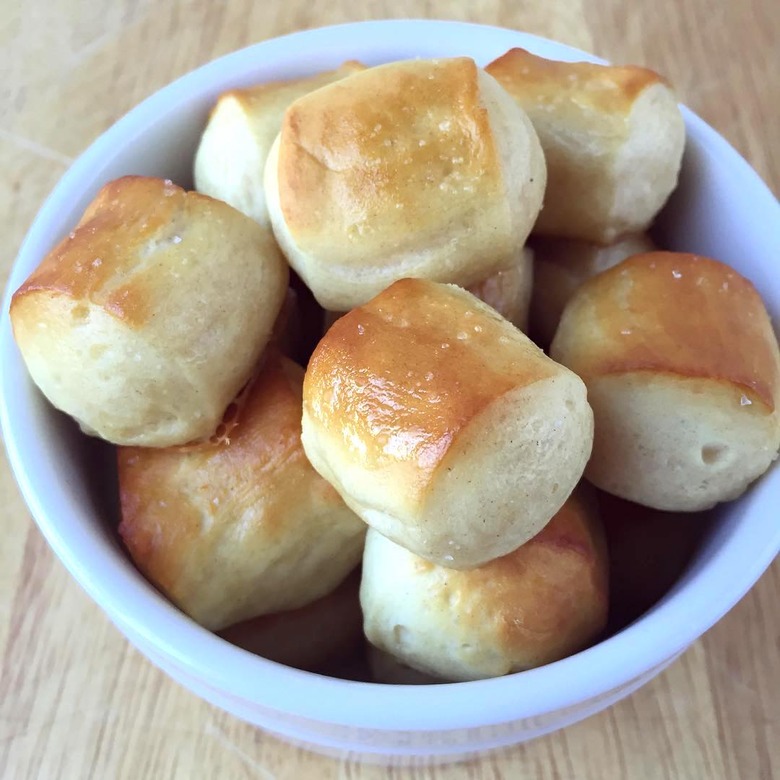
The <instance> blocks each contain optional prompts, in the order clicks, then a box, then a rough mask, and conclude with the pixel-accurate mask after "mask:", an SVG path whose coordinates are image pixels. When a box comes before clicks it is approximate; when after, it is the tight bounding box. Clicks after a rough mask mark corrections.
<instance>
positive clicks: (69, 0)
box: [0, 0, 780, 780]
mask: <svg viewBox="0 0 780 780" xmlns="http://www.w3.org/2000/svg"><path fill="white" fill-rule="evenodd" d="M387 17H428V18H453V19H464V20H470V21H478V22H484V23H488V24H497V25H503V26H507V27H514V28H517V29H525V30H528V31H530V32H535V33H538V34H541V35H546V36H548V37H551V38H556V39H558V40H561V41H564V42H567V43H571V44H573V45H575V46H580V47H582V48H586V49H591V50H592V51H594V52H595V53H597V54H600V55H602V56H605V57H607V58H610V59H613V60H615V61H621V62H636V63H640V64H645V65H649V66H651V67H654V68H656V69H658V70H660V71H661V72H663V73H665V74H666V75H668V76H669V77H670V79H671V80H672V81H673V82H674V83H675V84H676V86H677V87H678V89H679V91H680V93H681V95H682V99H683V100H684V102H686V103H687V104H688V105H690V106H691V107H692V108H693V109H694V110H696V111H697V112H699V113H700V114H701V115H702V116H703V117H704V118H705V119H706V120H707V121H709V122H710V123H711V124H713V125H714V126H715V127H716V128H717V129H718V130H719V131H720V132H721V133H723V134H724V135H725V136H726V137H727V138H728V139H729V140H730V141H731V142H732V143H733V144H734V145H735V146H736V147H737V148H738V149H739V150H740V151H741V152H742V154H744V155H745V156H746V157H747V159H748V160H749V161H750V162H751V163H752V164H753V165H754V166H755V167H756V169H757V170H758V171H759V173H761V175H762V176H763V177H764V178H765V179H766V181H767V182H768V183H769V185H770V187H772V188H773V189H774V191H775V192H778V191H780V147H778V145H777V138H778V137H780V116H778V110H777V100H778V97H780V54H778V52H779V51H780V50H779V49H778V47H777V45H776V42H777V41H778V40H780V14H778V11H777V3H776V0H747V1H746V2H743V3H725V2H724V3H710V2H707V1H706V0H691V2H686V3H679V2H677V0H652V1H651V0H637V1H636V2H633V3H631V4H628V3H624V2H620V1H619V0H599V1H598V2H593V3H587V4H585V3H583V2H581V0H554V1H553V2H549V3H541V2H538V3H531V2H513V0H480V1H479V2H473V3H460V2H457V0H428V1H427V2H411V0H395V2H391V0H373V1H369V2H365V3H363V4H362V5H361V4H358V3H355V2H354V1H352V2H348V1H347V0H338V1H337V2H332V3H327V4H326V3H313V2H311V0H267V2H256V1H254V0H232V2H230V3H226V4H224V5H223V4H221V3H209V2H206V1H205V0H174V1H173V2H167V3H159V2H151V0H135V1H134V0H117V1H116V2H113V3H109V4H105V5H101V6H100V9H99V10H98V6H96V4H94V3H92V2H86V1H85V0H54V1H53V2H45V0H34V1H32V2H27V3H24V4H22V3H14V2H9V0H3V2H2V13H0V66H2V72H3V74H4V78H2V79H0V166H2V170H3V171H4V174H5V175H4V176H3V177H2V180H0V206H1V208H0V235H1V236H2V242H3V245H2V246H3V253H2V259H0V274H2V276H1V277H0V279H1V280H2V282H3V283H5V280H6V278H7V274H8V271H9V269H10V266H11V263H12V259H13V257H14V255H15V253H16V251H17V249H18V246H19V244H20V242H21V239H22V237H23V235H24V232H25V231H26V229H27V227H28V226H29V223H30V221H31V219H32V217H33V216H34V213H35V211H36V209H37V208H38V206H39V205H40V204H41V202H42V200H43V199H44V197H45V196H46V194H47V193H48V191H49V190H50V189H51V187H52V186H53V185H54V184H55V182H56V181H57V179H58V178H59V176H60V175H61V174H62V172H63V171H64V170H65V168H66V167H67V165H68V164H69V163H70V161H71V160H72V159H73V158H74V157H75V156H76V155H77V154H78V153H79V152H80V151H81V150H83V149H84V148H85V147H86V146H87V145H88V144H89V142H90V141H91V140H92V139H93V138H94V137H95V136H96V135H98V134H99V133H100V132H101V131H103V130H104V129H105V128H107V127H108V126H109V125H110V124H112V123H113V122H114V121H115V120H116V119H117V118H118V117H119V116H121V115H122V114H123V113H125V112H126V111H127V110H128V109H130V108H131V107H132V106H133V105H135V104H136V103H137V102H138V101H139V100H141V99H142V98H144V97H145V96H146V95H148V94H150V93H151V92H153V91H154V90H156V89H157V88H159V87H160V86H162V85H164V84H165V83H167V82H169V81H170V80H171V79H173V78H174V77H176V76H178V75H180V74H182V73H184V72H186V71H188V70H190V69H192V68H194V67H196V66H198V65H200V64H201V63H203V62H206V61H208V60H210V59H213V58H214V57H216V56H218V55H220V54H223V53H226V52H228V51H231V50H233V49H236V48H238V47H241V46H244V45H247V44H249V43H252V42H255V41H259V40H262V39H265V38H269V37H272V36H276V35H280V34H283V33H287V32H291V31H294V30H297V29H304V28H309V27H315V26H320V25H323V24H332V23H339V22H344V21H357V20H360V19H369V18H387ZM0 501H2V506H3V508H4V511H3V540H2V545H0V776H2V777H8V778H37V777H39V778H47V779H48V778H58V777H63V778H109V777H110V778H147V777H149V778H152V777H153V778H169V777H170V778H201V777H204V778H205V777H229V778H234V777H252V778H263V779H266V780H270V779H271V778H322V779H323V780H330V779H335V778H339V779H340V780H343V779H345V778H354V779H355V780H372V779H373V778H380V777H391V778H407V777H408V778H420V779H422V780H434V779H435V778H452V779H453V780H461V779H463V780H465V779H466V778H540V779H547V778H550V780H552V779H553V778H555V779H566V778H613V777H614V778H642V779H643V780H655V779H656V778H658V780H661V779H662V778H663V779H667V778H668V779H674V780H677V779H678V778H691V779H692V780H693V779H697V780H698V779H699V778H708V779H709V778H728V779H729V780H731V779H732V778H745V779H751V778H762V779H765V780H768V779H769V778H772V777H776V776H780V747H778V739H777V737H778V734H780V705H778V697H777V696H776V695H775V692H776V690H777V689H778V685H780V612H779V611H778V609H777V603H778V596H779V595H780V562H776V563H775V564H774V565H773V566H772V567H771V569H770V570H769V571H768V572H767V573H766V574H765V575H764V577H763V578H762V579H761V581H760V582H759V583H758V585H757V586H756V587H755V588H754V589H753V590H752V592H751V593H750V594H749V595H748V596H747V597H746V598H745V599H744V600H743V601H742V603H741V604H739V605H738V606H737V607H736V608H735V609H734V610H733V611H732V612H731V613H730V614H729V615H728V616H727V617H726V618H725V619H724V620H723V621H721V623H719V624H718V626H716V627H715V628H714V629H713V630H712V631H711V632H709V633H708V634H707V635H706V636H705V637H704V638H703V639H702V640H701V641H699V642H697V643H696V644H695V645H694V646H693V647H692V648H691V649H690V650H689V651H688V652H687V653H686V654H685V655H684V656H683V658H682V659H681V660H680V661H678V662H677V663H676V664H674V665H673V666H672V667H671V668H670V669H669V670H668V671H667V672H665V673H664V674H663V675H661V676H660V677H659V678H657V679H656V680H654V681H653V682H652V683H650V684H649V685H647V686H646V687H645V688H643V689H642V690H640V691H639V692H637V693H636V694H634V695H633V696H632V697H630V698H629V699H628V700H626V701H624V702H621V703H620V704H618V705H617V706H615V707H613V708H612V709H610V710H609V711H607V712H605V713H603V714H601V715H598V716H595V717H593V718H591V719H589V720H588V721H585V722H584V723H580V724H578V725H575V726H572V727H570V728H568V729H566V730H565V731H563V732H560V733H558V734H554V735H551V736H549V737H546V738H543V739H540V740H537V741H535V742H533V743H531V744H529V745H523V746H519V747H516V748H513V749H510V750H507V751H504V752H502V753H498V754H494V755H489V756H486V757H484V758H482V759H480V760H475V761H469V762H465V763H461V764H457V765H453V766H448V767H428V768H417V769H407V770H401V769H390V770H385V769H382V768H379V767H375V766H368V765H359V764H356V763H354V762H350V761H346V760H344V761H336V760H333V759H327V758H323V757H320V756H317V755H315V754H313V753H309V752H306V751H303V750H299V749H296V748H293V747H290V746H288V745H286V744H283V743H281V742H279V741H278V740H276V739H274V738H273V737H270V736H267V735H266V734H264V733H263V732H261V731H259V730H257V729H254V728H251V727H249V726H247V725H245V724H243V723H241V722H239V721H237V720H236V719H234V718H232V717H231V716H229V715H226V714H225V713H223V712H221V711H219V710H217V709H215V708H214V707H211V706H210V705H208V704H205V703H203V702H201V701H199V700H198V699H197V698H196V697H195V696H193V695H192V694H190V693H188V692H187V691H185V690H183V689H182V688H180V687H178V686H177V685H176V684H174V683H173V682H171V681H170V680H169V679H168V678H166V677H165V676H164V675H163V674H162V673H160V672H158V671H157V670H156V669H155V668H154V667H152V666H151V664H149V663H148V662H146V661H145V660H144V659H143V658H142V657H141V656H140V655H139V654H138V653H137V652H136V651H135V650H133V649H132V648H131V647H130V646H129V645H128V643H127V642H126V641H125V640H124V639H123V638H122V637H121V635H120V634H119V633H118V632H117V631H116V630H115V629H114V628H113V626H112V625H111V624H110V623H109V622H108V621H107V620H106V618H105V617H103V615H102V613H101V612H100V611H99V610H98V609H97V608H96V607H95V606H94V605H93V604H92V603H91V602H90V601H89V600H88V599H87V597H86V596H85V595H84V594H83V593H82V592H81V590H80V589H79V588H78V586H77V585H75V584H74V583H73V581H72V580H71V579H70V577H69V575H67V573H66V572H65V570H64V569H63V568H62V566H61V565H60V564H59V563H58V562H57V561H56V560H55V559H54V558H53V556H52V554H51V553H50V552H49V549H48V547H47V546H46V543H45V542H44V541H43V539H42V537H41V536H40V534H39V533H38V531H37V530H36V529H35V527H34V525H33V523H32V521H31V519H30V517H29V514H28V512H27V510H26V509H25V507H24V505H23V502H22V500H21V498H20V497H19V494H18V492H17V490H16V487H15V485H14V483H13V480H12V477H11V476H10V472H9V469H8V465H7V463H6V461H5V460H4V459H2V460H1V461H0Z"/></svg>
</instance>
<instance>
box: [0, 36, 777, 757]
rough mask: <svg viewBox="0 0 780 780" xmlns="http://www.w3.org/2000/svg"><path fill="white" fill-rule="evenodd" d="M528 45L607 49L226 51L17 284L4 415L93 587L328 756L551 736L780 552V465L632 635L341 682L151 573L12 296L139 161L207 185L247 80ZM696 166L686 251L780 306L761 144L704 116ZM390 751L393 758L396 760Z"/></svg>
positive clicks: (28, 490) (151, 120)
mask: <svg viewBox="0 0 780 780" xmlns="http://www.w3.org/2000/svg"><path fill="white" fill-rule="evenodd" d="M512 46H523V47H526V48H528V49H530V50H532V51H534V52H536V53H538V54H541V55H543V56H546V57H550V58H556V59H563V60H572V59H594V58H593V57H590V56H589V55H586V54H583V53H582V52H579V51H576V50H574V49H571V48H568V47H566V46H562V45H559V44H556V43H552V42H550V41H547V40H543V39H540V38H536V37H533V36H530V35H526V34H523V33H519V32H513V31H509V30H501V29H496V28H491V27H481V26H475V25H466V24H457V23H445V22H422V21H401V22H371V23H364V24H354V25H346V26H341V27H332V28H326V29H320V30H312V31H309V32H303V33H298V34H295V35H291V36H287V37H285V38H279V39H276V40H272V41H268V42H266V43H261V44H258V45H256V46H252V47H250V48H248V49H244V50H242V51H239V52H236V53H234V54H230V55H228V56H226V57H223V58H221V59H219V60H216V61H214V62H212V63H210V64H208V65H206V66H204V67H202V68H199V69H198V70H196V71H194V72H193V73H190V74H189V75H187V76H184V77H183V78H181V79H179V80H178V81H176V82H174V83H173V84H171V85H170V86H168V87H166V88H165V89H163V90H161V91H160V92H158V93H157V94H155V95H153V96H152V97H150V98H149V99H148V100H146V101H144V102H143V103H142V104H141V105H139V106H138V107H137V108H135V109H134V110H133V111H131V112H130V113H129V114H128V115H127V116H126V117H124V118H123V119H122V120H120V121H119V122H117V124H116V125H114V126H113V127H112V128H111V129H110V130H108V132H106V133H105V134H104V135H102V136H101V137H100V138H98V140H97V141H95V143H94V144H92V146H90V148H89V149H88V150H87V151H86V152H85V153H84V154H83V155H82V156H81V157H80V158H79V159H78V160H77V161H76V162H75V163H74V165H73V166H72V168H71V169H70V170H69V171H68V172H67V173H66V174H65V175H64V176H63V178H62V180H61V181H60V183H59V184H58V185H57V187H56V188H55V189H54V191H53V192H52V194H51V196H50V197H49V199H48V200H47V201H46V203H45V204H44V206H43V208H42V209H41V211H40V213H39V214H38V216H37V218H36V220H35V222H34V224H33V226H32V228H31V229H30V232H29V234H28V236H27V238H26V240H25V242H24V244H23V246H22V249H21V251H20V253H19V257H18V260H17V262H16V265H15V266H14V268H13V271H12V273H11V277H10V280H9V283H8V288H7V290H6V296H5V299H4V302H3V311H2V331H1V333H0V358H1V359H2V366H3V371H2V383H1V388H2V408H1V410H2V427H3V433H4V436H5V441H6V446H7V449H8V454H9V458H10V462H11V465H12V467H13V469H14V472H15V474H16V478H17V480H18V482H19V486H20V488H21V490H22V493H23V495H24V497H25V499H26V501H27V503H28V505H29V507H30V509H31V511H32V514H33V516H34V517H35V519H36V521H37V523H38V525H39V526H40V529H41V531H42V532H43V534H44V535H45V537H46V539H47V540H48V542H49V544H50V545H51V546H52V548H53V549H54V551H55V552H56V554H57V555H58V556H59V557H60V559H61V560H62V561H63V563H64V564H65V566H66V567H67V568H68V569H69V570H70V572H71V573H72V574H73V576H74V577H75V578H76V579H77V580H78V582H79V583H81V585H82V586H83V587H84V589H85V590H86V591H87V593H89V595H90V596H91V597H92V598H93V599H94V600H95V601H96V602H97V603H98V604H99V605H100V606H101V607H102V608H103V609H104V610H105V612H106V613H107V614H108V615H109V617H110V618H111V620H112V621H113V622H114V623H115V624H116V625H117V627H118V628H119V629H120V630H121V631H122V632H123V633H124V634H125V635H126V636H127V637H128V638H129V639H130V641H131V642H132V643H133V644H134V645H135V646H136V647H138V648H139V650H141V652H143V653H144V654H145V655H146V656H147V657H148V658H149V659H151V660H152V661H153V662H154V663H155V664H157V665H158V666H159V667H160V668H162V669H163V670H165V671H166V672H167V673H168V674H169V675H170V676H171V677H173V678H174V679H176V680H178V681H179V682H180V683H182V684H183V685H185V686H186V687H188V688H190V689H191V690H193V691H194V692H195V693H197V694H198V695H200V696H202V697H203V698H205V699H207V700H209V701H211V702H213V703H215V704H217V705H218V706H220V707H223V708H224V709H226V710H228V711H230V712H232V713H234V714H235V715H237V716H238V717H239V718H243V719H244V720H247V721H249V722H251V723H254V724H256V725H258V726H261V727H263V728H265V729H268V730H269V731H271V732H274V733H276V734H278V735H282V736H284V737H286V738H288V739H290V740H293V741H297V742H303V743H306V744H308V745H310V746H312V747H315V748H316V749H319V750H322V751H324V752H333V751H351V752H352V753H353V755H354V754H360V755H361V757H366V756H374V757H375V758H378V759H379V760H384V759H385V758H387V759H388V760H389V758H388V757H402V756H429V757H440V758H443V757H451V756H454V755H458V754H461V755H462V754H464V753H469V752H473V751H481V750H486V749H489V748H494V747H499V746H504V745H507V744H511V743H514V742H520V741H523V740H527V739H531V738H533V737H535V736H538V735H541V734H545V733H547V732H550V731H553V730H555V729H558V728H561V727H563V726H565V725H567V724H570V723H573V722H575V721H577V720H580V719H581V718H584V717H586V716H587V715H590V714H592V713H595V712H597V711H599V710H601V709H603V708H605V707H607V706H608V705H610V704H612V703H613V702H615V701H617V700H618V699H620V698H622V697H623V696H626V695H627V694H629V693H630V692H631V691H633V690H635V689H636V688H638V687H639V686H640V685H642V684H643V683H644V682H646V681H647V680H649V679H650V678H651V677H653V676H654V675H655V674H657V673H658V672H659V671H660V670H661V669H663V668H664V667H665V666H666V665H667V664H669V663H670V662H671V661H672V660H673V659H674V658H675V657H676V656H677V655H679V654H680V653H681V652H682V651H683V650H684V649H685V648H686V647H687V646H688V645H689V644H690V643H691V642H692V641H694V640H695V639H696V638H697V637H698V636H700V635H701V634H702V633H703V632H704V631H706V630H707V629H708V628H709V627H710V626H712V625H713V623H715V622H716V621H717V620H718V619H719V618H720V617H721V616H722V615H723V614H724V613H725V612H726V611H727V610H729V609H730V608H731V607H732V606H733V605H734V604H735V603H736V602H737V601H738V600H739V599H740V598H741V597H742V595H743V594H744V593H745V592H746V591H747V590H748V589H749V588H750V587H751V586H752V585H753V583H754V582H755V581H756V580H757V579H758V577H759V576H760V575H761V573H762V572H763V571H764V569H765V568H766V567H767V566H768V565H769V564H770V562H771V561H772V559H773V558H774V557H775V555H776V554H777V552H778V550H780V524H778V522H777V507H778V506H780V470H779V469H774V470H773V471H772V472H771V473H770V474H768V475H767V476H766V477H765V478H764V479H762V480H761V481H760V482H759V483H758V484H757V485H755V486H754V487H753V488H752V489H751V490H750V491H749V492H748V493H747V495H745V496H744V497H743V498H742V499H741V500H739V501H737V502H735V503H733V504H732V505H730V506H727V507H723V508H722V510H720V512H719V517H718V520H717V522H716V523H715V525H714V529H713V531H712V533H711V534H710V535H709V537H708V538H707V539H706V541H705V543H704V544H703V546H702V547H701V549H700V551H699V553H698V555H697V557H696V559H695V561H694V562H693V564H692V565H691V566H690V568H689V570H688V571H687V573H686V574H685V575H684V576H683V578H682V579H681V580H680V581H679V582H678V583H677V585H676V586H675V587H674V588H673V590H672V591H671V592H670V593H669V594H668V595H667V596H666V597H665V598H664V599H663V600H662V601H661V602H660V603H659V604H657V605H656V606H655V607H654V608H653V609H652V610H651V611H650V612H648V613H647V614H646V615H645V616H643V617H642V618H641V619H640V620H638V621H637V622H636V623H634V624H633V625H631V626H630V627H628V628H626V629H624V630H623V631H621V632H620V633H619V634H617V635H615V636H613V637H612V638H610V639H608V640H606V641H604V642H602V643H601V644H599V645H597V646H595V647H592V648H590V649H589V650H586V651H584V652H581V653H578V654H577V655H575V656H572V657H570V658H567V659H565V660H563V661H559V662H558V663H554V664H550V665H549V666H546V667H543V668H540V669H536V670H533V671H529V672H523V673H521V674H515V675H511V676H509V677H504V678H500V679H494V680H485V681H480V682H470V683H458V684H452V685H436V686H422V687H407V686H384V685H374V684H368V683H357V682H347V681H343V680H336V679H330V678H326V677H321V676H318V675H314V674H308V673H306V672H301V671H297V670H294V669H289V668H286V667H284V666H280V665H278V664H275V663H272V662H270V661H265V660H264V659H261V658H257V657H255V656H253V655H250V654H249V653H247V652H244V651H242V650H240V649H237V648H235V647H233V646H232V645H230V644H228V643H227V642H224V641H223V640H221V639H219V638H218V637H216V636H213V635H212V634H210V633H209V632H207V631H205V630H204V629H202V628H200V627H199V626H198V625H196V624H195V623H193V622H192V621H191V620H189V619H188V618H187V617H185V616H184V615H183V614H182V613H180V612H179V611H178V610H177V609H175V608H174V607H173V606H171V605H170V604H169V603H168V602H167V601H166V600H165V599H163V598H162V597H161V596H160V595H159V594H158V593H157V591H156V590H155V589H154V588H152V587H151V586H150V585H148V584H147V582H146V581H145V580H144V579H143V577H141V575H140V574H139V573H138V572H137V571H136V570H135V568H134V567H133V565H132V564H131V563H130V561H129V560H128V558H127V557H126V555H125V554H124V552H123V551H122V549H121V548H120V546H119V544H118V542H117V539H116V537H115V534H114V532H113V530H112V529H111V528H110V526H109V524H108V522H107V516H108V515H109V514H110V509H109V507H110V504H111V497H110V496H106V495H101V494H100V492H99V490H98V487H97V485H98V483H99V482H100V480H98V479H96V469H99V468H100V467H101V459H103V460H104V459H105V455H106V450H105V449H104V448H102V447H101V446H99V445H96V444H95V443H93V442H90V441H89V440H87V439H86V438H85V437H82V436H80V435H79V434H78V433H77V432H76V430H75V427H74V426H73V424H72V423H71V422H70V421H68V420H66V419H65V418H64V417H63V416H61V415H60V414H58V413H56V412H54V411H53V410H52V408H51V407H50V406H49V405H48V404H47V403H46V402H45V401H44V400H43V398H42V397H41V395H40V394H39V393H38V392H37V390H36V389H35V387H34V386H33V384H32V382H31V381H30V380H29V378H28V376H27V373H26V371H25V369H24V366H23V364H22V361H21V358H20V356H19V353H18V351H17V349H16V346H15V345H14V342H13V339H12V336H11V329H10V325H9V320H8V313H7V312H8V304H9V300H10V294H11V292H12V291H13V290H15V289H16V288H17V287H18V286H19V285H20V284H21V283H22V281H23V280H24V278H25V277H26V276H27V275H28V274H29V273H30V271H31V270H32V269H33V268H34V267H35V266H36V265H37V263H38V262H39V261H40V259H41V258H42V257H43V256H44V255H45V254H46V252H47V251H48V250H49V249H50V248H51V247H52V246H53V245H54V244H55V242H56V241H58V240H59V239H60V238H62V236H63V235H65V234H66V233H67V232H68V231H69V230H70V229H71V226H72V225H73V224H74V223H75V222H76V221H77V219H78V217H79V215H80V214H81V212H82V211H83V209H84V207H85V206H86V205H87V203H88V202H89V201H90V200H91V199H92V197H93V196H94V194H95V193H96V191H97V190H98V188H99V187H100V186H101V185H102V184H103V183H104V182H106V181H108V180H110V179H113V178H115V177H117V176H121V175H124V174H130V173H136V174H147V175H156V176H161V177H168V178H171V179H173V180H175V181H177V182H179V183H181V184H184V185H187V184H188V183H189V181H190V167H191V163H192V157H193V152H194V150H195V146H196V143H197V140H198V136H199V134H200V132H201V129H202V128H203V125H204V121H205V118H206V115H207V112H208V110H209V108H210V107H211V105H212V103H213V102H214V100H215V98H216V96H217V95H218V94H219V93H220V92H222V91H223V90H225V89H227V88H229V87H236V86H242V85H250V84H253V83H257V82H262V81H265V80H268V79H278V78H288V77H294V76H298V75H302V74H306V73H310V72H313V71H317V70H321V69H326V68H331V67H334V66H336V65H337V64H339V63H340V62H342V61H343V60H345V59H351V58H356V59H359V60H362V61H363V62H366V63H369V64H376V63H380V62H384V61H389V60H393V59H402V58H410V57H417V56H421V57H436V56H452V55H469V56H471V57H473V58H474V59H475V60H476V61H477V62H478V63H481V64H484V63H486V62H488V61H489V60H491V59H493V58H494V57H496V56H498V55H499V54H502V53H503V52H504V51H505V50H506V49H508V48H510V47H512ZM685 119H686V123H687V127H688V135H689V143H688V148H687V151H686V155H685V161H684V166H683V174H682V181H681V184H680V187H679V189H678V190H677V192H676V194H675V195H674V196H673V198H672V201H671V203H670V204H669V206H668V208H667V209H666V211H665V214H664V216H663V218H662V220H661V225H662V230H663V232H664V234H665V236H666V244H667V246H668V247H669V248H672V249H678V250H689V251H695V252H699V253H701V254H705V255H710V256H713V257H716V258H719V259H721V260H724V261H725V262H728V263H730V264H731V265H733V266H734V267H735V268H736V269H737V270H738V271H740V272H742V273H743V274H745V275H746V276H748V277H749V278H750V279H752V280H753V282H754V283H755V284H756V285H757V286H758V288H759V290H760V291H761V292H762V294H763V296H764V299H765V301H766V302H767V304H768V306H769V309H770V312H771V313H772V315H774V316H777V314H778V312H780V275H779V274H778V272H777V270H776V269H777V260H778V258H780V207H778V203H777V201H776V200H775V199H774V197H773V196H772V194H771V193H770V192H769V190H768V189H767V187H766V186H765V185H764V184H763V183H762V182H761V180H760V179H759V177H758V176H757V175H756V174H755V173H754V172H753V171H752V170H751V169H750V167H749V166H748V165H747V163H745V161H744V160H742V158H741V157H739V155H738V154H737V153H736V152H735V151H734V150H733V149H732V148H731V147H730V146H729V145H728V144H727V143H726V142H725V141H724V140H723V139H722V138H720V137H719V136H718V135H717V134H716V133H715V132H714V131H713V130H712V129H710V128H709V127H708V126H707V125H706V124H704V122H702V121H701V120H700V119H698V118H697V117H696V116H694V115H693V114H691V113H690V112H689V111H685ZM383 757H384V758H383Z"/></svg>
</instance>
